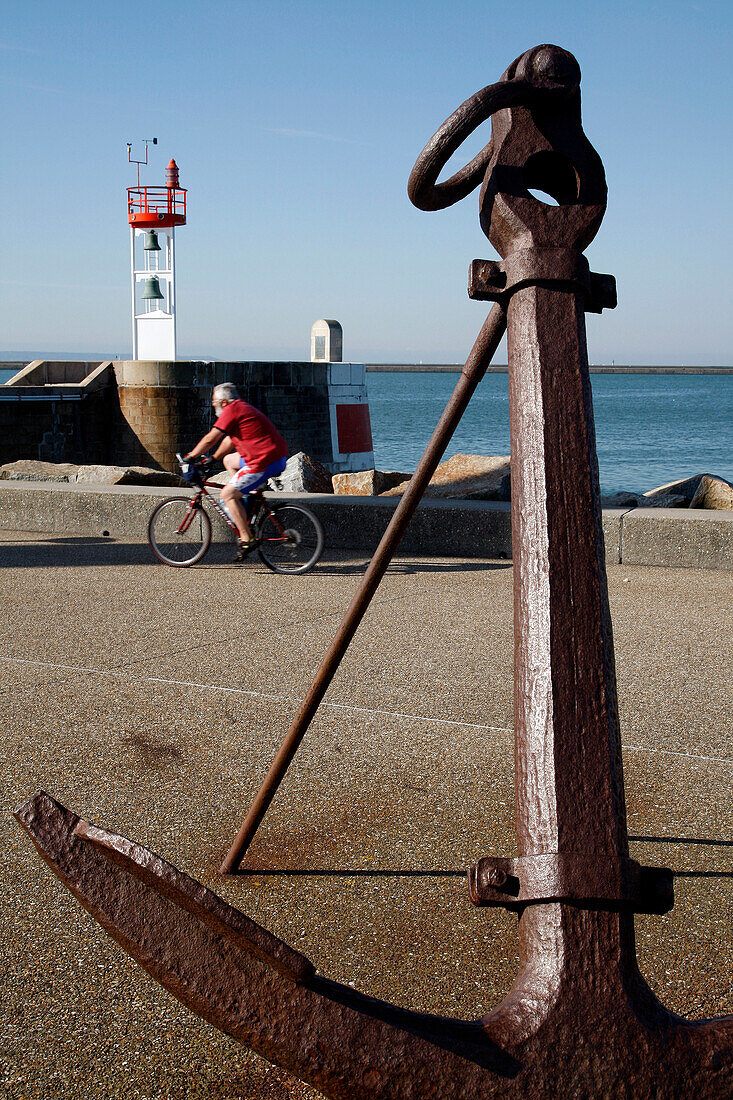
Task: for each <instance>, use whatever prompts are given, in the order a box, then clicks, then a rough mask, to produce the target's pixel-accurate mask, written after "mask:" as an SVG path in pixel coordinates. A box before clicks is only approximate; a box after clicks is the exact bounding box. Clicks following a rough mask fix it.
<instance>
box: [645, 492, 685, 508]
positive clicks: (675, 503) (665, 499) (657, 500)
mask: <svg viewBox="0 0 733 1100" xmlns="http://www.w3.org/2000/svg"><path fill="white" fill-rule="evenodd" d="M689 505H690V501H689V499H688V497H686V496H683V495H682V493H657V494H656V495H655V496H653V497H648V496H647V495H646V493H645V494H644V496H643V497H642V498H641V500H640V501H639V507H640V508H688V507H689Z"/></svg>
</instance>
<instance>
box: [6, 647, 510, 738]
mask: <svg viewBox="0 0 733 1100" xmlns="http://www.w3.org/2000/svg"><path fill="white" fill-rule="evenodd" d="M0 661H9V662H12V663H13V664H20V665H32V666H34V667H37V668H53V669H58V670H60V671H66V672H86V673H90V674H91V675H94V676H113V677H116V678H122V677H125V674H124V672H122V671H120V670H117V669H104V668H89V667H88V666H86V665H66V664H59V663H57V662H55V661H32V660H30V659H29V658H27V657H0ZM125 678H126V679H127V682H128V683H145V684H169V685H171V686H173V687H193V688H200V689H201V690H203V691H222V692H227V693H228V694H230V695H248V696H251V697H252V698H255V699H274V700H279V701H281V702H282V701H287V702H292V701H293V697H292V696H290V695H280V694H276V693H274V692H266V691H253V690H252V689H251V688H235V687H224V686H222V685H220V684H202V683H198V682H197V681H194V680H169V679H167V678H164V677H162V676H137V677H129V676H127V677H125ZM320 705H321V706H322V707H329V708H331V709H332V710H333V709H338V710H353V711H358V712H359V713H361V714H383V715H386V716H387V717H389V718H406V719H409V720H410V721H413V722H433V723H435V724H436V725H441V726H464V727H468V728H469V729H477V730H491V731H492V732H495V733H514V730H511V729H508V728H507V727H506V726H488V725H485V724H484V723H479V722H464V721H462V720H460V719H456V718H433V717H428V716H426V715H424V714H403V713H402V712H401V711H396V710H379V709H377V708H374V707H358V706H355V705H353V704H351V703H326V702H322V703H321V704H320Z"/></svg>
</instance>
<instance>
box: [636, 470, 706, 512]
mask: <svg viewBox="0 0 733 1100" xmlns="http://www.w3.org/2000/svg"><path fill="white" fill-rule="evenodd" d="M704 476H705V475H704V474H695V476H694V477H683V478H681V479H680V480H679V481H668V482H667V484H666V485H658V486H657V487H656V489H649V490H648V491H647V492H646V493H643V494H642V496H643V498H644V499H643V500H642V501H641V506H642V507H649V508H685V507H687V505H688V504H689V503H690V501H691V500H692V498H693V497H694V495H695V493H696V491H697V487H698V485H699V484H700V479H701V478H702V477H704ZM672 497H679V498H680V500H681V503H679V504H667V503H664V504H660V503H659V502H660V501H661V500H664V501H665V502H666V501H667V500H670V499H671V498H672ZM645 502H646V503H645Z"/></svg>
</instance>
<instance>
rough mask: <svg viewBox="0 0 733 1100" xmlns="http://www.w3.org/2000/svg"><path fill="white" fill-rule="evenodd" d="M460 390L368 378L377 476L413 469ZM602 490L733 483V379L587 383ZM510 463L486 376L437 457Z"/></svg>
mask: <svg viewBox="0 0 733 1100" xmlns="http://www.w3.org/2000/svg"><path fill="white" fill-rule="evenodd" d="M457 381H458V375H457V374H452V373H437V372H428V371H424V372H422V371H421V372H415V373H412V372H410V373H407V372H397V371H395V372H386V371H385V372H380V371H370V372H369V373H368V374H367V390H368V398H369V408H370V413H371V421H372V436H373V439H374V461H375V465H376V467H377V469H379V470H404V471H405V472H406V473H410V472H412V471H413V470H414V469H415V466H416V465H417V463H418V461H419V459H420V456H421V455H422V452H423V450H424V449H425V445H426V443H427V442H428V440H429V438H430V436H431V434H432V432H433V429H434V428H435V425H436V424H437V422H438V419H439V418H440V415H441V413H442V412H443V409H444V408H445V406H446V403H447V401H448V398H449V397H450V395H451V393H452V392H453V389H454V387H455V385H456V382H457ZM591 386H592V390H593V408H594V413H595V424H596V443H597V448H598V465H599V470H600V479H601V490H602V492H603V493H614V492H616V491H618V490H621V489H627V490H630V491H635V492H644V491H646V490H647V489H652V488H654V487H655V486H657V485H662V484H664V483H665V482H668V481H674V480H676V479H677V478H684V477H691V476H692V475H693V474H700V473H710V474H717V475H718V476H720V477H724V478H726V480H728V481H733V374H592V375H591ZM454 454H479V455H508V454H509V382H508V375H507V374H504V373H502V374H487V375H486V376H485V377H484V379H483V381H482V382H481V383H480V385H479V387H478V389H477V390H476V393H475V394H474V396H473V397H472V399H471V402H470V404H469V406H468V409H467V410H466V412H465V413H464V414H463V418H462V419H461V422H460V424H459V425H458V428H457V429H456V432H455V434H454V436H453V439H452V440H451V442H450V443H449V444H448V448H447V450H446V452H445V457H446V458H449V457H450V456H451V455H454Z"/></svg>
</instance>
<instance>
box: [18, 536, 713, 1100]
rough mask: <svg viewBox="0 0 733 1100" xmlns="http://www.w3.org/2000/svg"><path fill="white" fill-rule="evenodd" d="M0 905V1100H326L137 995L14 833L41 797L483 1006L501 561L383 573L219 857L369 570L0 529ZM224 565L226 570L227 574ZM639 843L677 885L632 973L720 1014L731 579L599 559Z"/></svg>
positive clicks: (109, 949)
mask: <svg viewBox="0 0 733 1100" xmlns="http://www.w3.org/2000/svg"><path fill="white" fill-rule="evenodd" d="M0 540H1V541H0V564H1V565H2V566H3V569H2V577H3V580H4V588H3V616H2V621H1V622H0V667H2V670H3V678H2V694H1V700H2V708H3V711H4V716H3V717H4V721H3V739H2V758H1V764H0V766H1V767H2V772H3V781H4V792H5V793H4V797H3V810H4V813H3V817H2V830H3V832H2V841H3V843H2V845H1V846H0V874H2V880H3V881H2V893H3V896H4V897H5V898H6V899H8V900H6V902H5V904H4V906H3V908H2V915H1V916H0V921H1V931H2V941H3V957H4V963H3V969H2V980H3V982H4V984H5V987H6V988H5V989H4V991H3V996H2V1003H3V1006H4V1008H3V1014H4V1019H3V1025H2V1050H0V1061H2V1065H3V1067H4V1068H3V1069H2V1070H0V1100H8V1098H13V1100H16V1098H21V1097H22V1098H24V1100H25V1098H31V1097H33V1098H41V1097H43V1098H44V1100H56V1098H59V1100H60V1098H65V1100H66V1098H68V1100H71V1098H73V1100H86V1098H89V1100H101V1098H105V1100H107V1098H112V1097H114V1098H115V1100H116V1098H118V1097H119V1098H125V1100H127V1098H138V1100H139V1098H148V1100H158V1098H176V1100H178V1098H184V1097H185V1098H194V1097H207V1098H209V1097H210V1098H214V1100H236V1098H241V1100H250V1098H255V1097H257V1098H260V1097H262V1098H272V1100H284V1098H288V1097H296V1098H310V1097H314V1096H315V1095H316V1094H315V1093H314V1092H313V1091H312V1090H310V1089H309V1088H307V1087H306V1086H304V1085H302V1084H300V1083H298V1082H297V1081H295V1080H294V1079H292V1078H290V1077H288V1076H287V1075H285V1074H284V1073H282V1072H281V1071H279V1070H275V1069H273V1068H272V1067H270V1066H268V1064H267V1063H265V1062H264V1061H262V1060H260V1059H259V1058H257V1057H256V1056H254V1055H251V1054H249V1053H248V1052H247V1051H245V1050H243V1049H242V1048H240V1047H238V1046H237V1045H235V1044H234V1043H233V1042H231V1041H229V1040H228V1039H226V1038H225V1037H224V1036H222V1035H220V1034H219V1033H218V1032H216V1031H214V1030H213V1029H212V1028H210V1027H209V1026H208V1025H207V1024H205V1023H203V1022H202V1021H200V1020H199V1019H198V1018H196V1017H195V1016H193V1015H192V1014H190V1013H189V1012H188V1011H187V1010H186V1009H184V1008H183V1007H182V1006H181V1005H180V1004H179V1003H178V1002H177V1001H175V1000H173V999H172V998H171V997H170V996H169V995H168V994H167V993H165V992H164V991H163V990H162V989H161V988H160V987H158V986H157V985H155V984H154V983H153V982H152V981H151V980H150V979H148V978H147V976H146V975H145V974H144V973H143V971H142V970H140V969H139V968H138V967H137V966H136V965H135V964H134V963H132V961H131V960H129V959H128V958H127V957H126V956H124V955H123V954H122V953H121V951H120V950H119V949H118V948H117V947H116V945H115V944H114V943H113V942H112V941H111V940H109V939H108V938H107V937H106V936H105V934H104V933H103V932H102V931H101V930H100V928H99V927H98V925H97V924H96V923H95V922H94V921H92V919H91V918H89V917H88V916H87V915H86V914H85V913H84V911H83V910H81V908H80V907H79V906H78V904H77V903H76V902H75V900H74V899H73V897H72V896H71V895H70V894H69V893H68V892H67V891H66V890H65V889H64V888H63V887H62V886H61V885H60V884H59V883H58V882H57V881H56V879H55V878H54V877H53V875H52V874H51V872H50V871H49V870H48V868H47V867H46V866H45V865H44V864H42V862H41V861H40V860H39V858H38V857H37V855H36V854H35V851H34V849H33V847H32V845H31V844H30V842H29V841H28V839H27V838H26V836H25V835H24V834H23V833H22V832H21V830H20V829H19V828H18V827H17V825H16V824H15V822H14V821H13V820H12V818H11V817H10V811H11V810H12V809H13V808H15V807H17V806H18V805H19V804H20V803H21V802H23V801H25V799H26V798H27V797H28V796H29V795H30V794H31V793H32V792H33V791H35V790H36V789H37V788H39V787H43V788H45V789H46V790H48V791H49V792H50V793H51V794H53V795H54V796H55V797H56V798H58V799H59V800H60V801H62V802H64V803H65V804H66V805H67V806H69V808H71V809H73V810H75V811H76V812H79V813H81V814H83V815H84V816H85V817H87V818H89V819H90V820H92V821H95V822H98V823H99V824H102V825H104V826H105V827H107V828H110V829H113V830H116V831H119V832H121V833H123V834H126V835H127V836H129V837H131V838H133V839H135V840H138V841H140V842H142V843H144V844H146V845H148V846H149V847H152V848H154V849H156V850H158V851H159V852H160V853H161V854H163V855H164V856H165V857H166V858H168V859H169V860H171V862H173V863H175V864H177V865H178V866H179V867H181V868H182V869H184V870H185V871H187V872H188V873H190V874H191V875H193V876H195V877H196V878H198V879H200V880H202V881H203V882H204V883H206V884H207V885H209V886H211V887H212V888H213V889H215V890H216V891H217V892H219V893H220V894H222V895H223V896H224V897H225V898H227V900H229V901H231V902H232V903H234V904H236V905H237V906H238V907H239V908H241V909H242V910H243V911H244V912H246V913H247V914H249V915H250V916H252V917H254V918H255V919H256V920H258V921H259V922H260V923H262V924H263V925H265V926H266V927H268V928H270V929H271V930H272V931H274V932H275V933H276V934H278V935H280V936H282V937H283V938H284V939H285V940H287V941H288V942H290V943H292V944H293V945H294V946H296V947H298V948H299V949H300V950H301V951H303V952H304V953H305V954H306V955H308V956H309V957H310V958H311V959H312V960H313V961H314V962H315V963H316V965H317V966H318V968H319V969H320V970H321V971H322V972H323V973H325V974H326V975H328V976H329V977H332V978H335V979H338V980H340V981H344V982H352V983H354V984H355V985H356V986H357V987H358V988H359V989H362V990H364V991H367V992H370V993H373V994H375V995H376V996H379V997H384V998H388V999H390V1000H392V1001H394V1002H396V1003H399V1004H404V1005H406V1006H410V1007H414V1008H419V1009H423V1010H426V1011H431V1012H438V1013H445V1014H450V1015H456V1016H463V1017H467V1018H468V1017H476V1016H479V1015H481V1014H482V1013H483V1012H485V1011H487V1010H488V1009H489V1008H491V1007H493V1006H495V1005H496V1004H497V1002H498V1001H499V1000H500V999H501V998H502V996H503V995H504V993H505V992H506V990H507V989H508V987H509V985H510V984H511V980H512V977H513V974H514V972H515V968H516V955H515V940H514V928H515V919H514V918H513V917H511V916H510V915H508V914H504V913H502V912H500V911H499V910H477V909H474V908H473V907H472V906H471V905H470V904H469V903H468V901H467V897H466V888H465V879H464V875H463V872H464V869H465V868H466V866H467V865H468V864H469V863H471V862H473V861H474V860H475V859H476V858H477V857H478V856H480V855H482V854H488V853H494V854H511V852H512V851H513V823H512V798H513V793H512V784H513V778H512V733H511V725H512V704H511V696H512V677H511V633H512V631H511V600H512V573H511V567H510V566H509V565H508V563H506V562H490V561H456V560H447V559H446V560H427V559H419V560H418V559H409V560H408V559H401V560H400V561H398V562H396V563H395V564H394V565H393V567H392V568H391V569H390V571H389V573H388V575H387V577H386V578H385V580H384V582H383V584H382V586H381V588H380V590H379V593H378V595H377V598H376V600H375V604H374V605H373V608H372V610H371V611H370V613H369V615H368V617H367V619H366V620H365V622H364V624H363V626H362V628H361V630H360V632H359V633H358V634H357V637H356V639H355V640H354V642H353V643H352V647H351V650H350V651H349V655H348V657H347V659H346V661H345V662H344V665H343V668H342V671H341V673H340V675H339V676H338V678H337V680H336V681H335V683H334V685H333V686H332V688H331V691H330V692H329V694H328V696H327V700H326V702H327V704H328V705H324V707H323V708H322V710H321V712H320V715H319V717H318V719H317V720H316V722H315V724H314V726H313V728H312V730H311V733H310V734H309V736H308V738H307V739H306V742H305V743H304V745H303V747H302V749H301V752H300V754H299V756H298V757H297V758H296V762H295V764H294V765H293V768H292V769H291V772H290V773H289V776H288V779H287V780H286V782H285V784H284V785H283V787H282V788H281V792H280V794H279V796H278V798H277V799H276V801H275V803H274V804H273V806H272V809H271V811H270V814H269V815H268V817H267V818H266V820H265V823H264V825H263V827H262V830H261V833H260V834H259V836H258V838H257V840H256V841H255V844H254V845H253V847H252V849H251V853H250V858H249V859H248V866H249V867H250V868H251V869H252V871H253V873H252V874H249V875H245V876H242V877H238V878H237V879H236V880H233V881H231V880H226V881H222V880H221V879H219V878H218V877H217V876H216V867H217V866H218V864H219V861H220V859H221V857H222V855H223V853H224V851H225V850H226V847H227V846H228V843H229V841H230V840H231V838H232V836H233V833H234V832H235V831H236V827H237V826H238V824H239V821H240V819H241V817H242V815H243V813H244V811H245V809H246V807H247V805H248V803H249V801H250V799H251V797H252V795H253V794H254V792H255V790H256V788H257V786H258V784H259V782H260V780H261V778H262V776H263V774H264V772H265V770H266V768H267V766H268V764H269V762H270V759H271V756H272V753H273V751H274V749H275V747H276V745H277V744H278V743H279V740H280V738H281V736H282V734H283V733H284V731H285V730H286V728H287V725H288V723H289V720H290V718H291V717H292V714H293V711H294V709H295V707H296V705H297V703H298V701H299V698H300V697H301V695H302V693H303V692H304V690H305V688H306V687H307V685H308V683H309V682H310V678H311V676H312V674H313V672H314V670H315V668H316V666H317V664H318V662H319V660H320V658H321V656H322V655H323V652H324V650H325V648H326V646H327V644H328V642H329V641H330V639H331V637H332V635H333V632H334V630H335V628H336V626H337V624H338V622H339V619H340V616H341V614H342V612H343V610H344V609H345V607H346V605H347V604H348V601H349V599H350V596H351V594H352V592H353V590H354V588H355V586H356V584H357V582H358V577H359V574H360V573H361V571H362V569H363V566H364V564H365V563H364V561H363V560H361V559H353V558H343V557H340V558H337V559H332V560H330V561H327V562H326V563H325V564H323V565H322V566H321V567H320V568H319V569H318V570H317V571H316V572H315V573H313V574H312V575H310V576H308V577H304V578H287V577H277V576H274V575H272V574H271V573H268V572H266V571H265V570H264V569H263V568H261V567H260V566H258V565H256V564H251V565H247V566H245V567H243V568H235V567H234V566H229V565H228V564H226V563H225V556H226V555H227V554H228V553H229V552H230V548H227V547H223V548H215V549H214V551H213V552H212V555H211V557H210V558H208V559H207V561H206V562H205V563H204V564H203V565H202V566H199V567H197V568H195V569H192V570H178V571H176V570H171V569H167V568H166V567H164V566H161V565H157V564H154V563H153V561H152V558H151V555H150V553H149V551H148V549H147V547H146V546H141V545H135V544H129V545H124V544H119V543H112V542H110V540H98V539H85V538H69V539H63V538H50V537H46V536H41V535H27V534H26V535H23V534H11V533H8V532H4V533H3V534H2V535H0ZM216 555H219V556H218V557H217V556H216ZM609 584H610V592H611V604H612V610H613V614H614V629H615V637H616V652H617V666H618V679H619V696H620V705H621V716H622V728H623V735H624V762H625V773H626V787H627V801H628V811H629V832H630V834H631V836H632V845H631V848H632V855H633V856H635V857H636V858H637V859H640V860H642V861H643V862H645V863H650V864H663V865H667V866H670V867H672V868H673V869H674V870H675V872H676V881H675V893H676V904H675V908H674V909H673V911H672V912H671V913H669V914H668V915H666V916H664V917H640V918H639V919H638V941H639V943H638V949H639V958H640V962H641V966H642V970H643V972H644V974H645V976H646V977H647V979H648V980H649V981H650V983H651V984H652V986H653V988H654V989H655V990H656V992H657V994H658V995H659V996H660V997H661V998H662V999H663V1000H664V1001H665V1003H666V1004H667V1005H668V1006H669V1007H671V1008H673V1009H675V1010H676V1011H677V1012H680V1013H682V1014H684V1015H689V1016H690V1017H700V1016H704V1015H718V1014H722V1013H724V1012H733V985H732V982H731V973H732V972H733V966H732V965H731V964H732V963H733V944H732V943H731V915H732V905H731V901H732V899H733V810H732V808H731V807H732V800H731V793H732V783H731V780H732V779H733V750H732V748H731V738H730V714H731V696H732V695H733V689H732V688H731V683H732V677H731V671H732V669H731V654H730V638H731V634H732V633H733V631H732V630H731V626H732V623H731V620H732V619H733V600H732V599H731V596H732V595H733V575H731V574H730V573H726V572H721V571H713V572H701V571H694V570H689V569H685V570H676V569H653V568H646V567H630V566H618V567H612V568H611V570H610V577H609Z"/></svg>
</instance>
